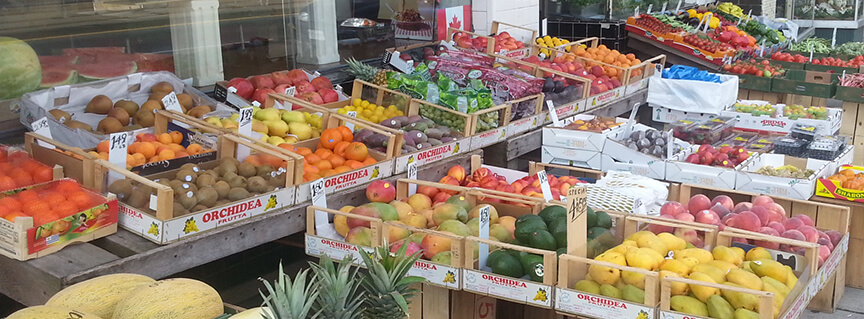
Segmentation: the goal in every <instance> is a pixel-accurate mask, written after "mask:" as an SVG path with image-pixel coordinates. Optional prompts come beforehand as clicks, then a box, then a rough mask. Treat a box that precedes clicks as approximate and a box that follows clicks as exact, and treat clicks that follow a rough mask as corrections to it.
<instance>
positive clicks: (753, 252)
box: [744, 247, 771, 261]
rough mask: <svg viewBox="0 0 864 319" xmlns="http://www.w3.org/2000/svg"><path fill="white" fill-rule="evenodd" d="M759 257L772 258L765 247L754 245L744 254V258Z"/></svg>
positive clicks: (751, 259) (749, 259)
mask: <svg viewBox="0 0 864 319" xmlns="http://www.w3.org/2000/svg"><path fill="white" fill-rule="evenodd" d="M759 259H771V253H769V252H768V250H766V249H765V248H762V247H754V248H753V249H750V250H749V251H747V254H745V255H744V260H748V261H753V260H759Z"/></svg>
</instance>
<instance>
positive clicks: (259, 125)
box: [252, 120, 270, 134]
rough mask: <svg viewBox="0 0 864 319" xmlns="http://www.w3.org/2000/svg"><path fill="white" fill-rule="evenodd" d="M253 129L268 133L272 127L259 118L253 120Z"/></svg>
mask: <svg viewBox="0 0 864 319" xmlns="http://www.w3.org/2000/svg"><path fill="white" fill-rule="evenodd" d="M252 131H254V132H258V133H263V134H267V133H268V132H269V131H270V129H269V128H267V125H266V124H264V122H261V121H259V120H252Z"/></svg>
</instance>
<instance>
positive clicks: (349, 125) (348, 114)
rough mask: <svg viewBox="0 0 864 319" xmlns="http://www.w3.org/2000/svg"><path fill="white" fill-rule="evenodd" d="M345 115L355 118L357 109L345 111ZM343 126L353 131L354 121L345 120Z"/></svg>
mask: <svg viewBox="0 0 864 319" xmlns="http://www.w3.org/2000/svg"><path fill="white" fill-rule="evenodd" d="M345 115H346V116H348V117H353V118H357V111H348V112H346V113H345ZM345 127H347V128H348V129H350V130H351V131H354V123H351V122H345Z"/></svg>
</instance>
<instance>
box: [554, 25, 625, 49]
mask: <svg viewBox="0 0 864 319" xmlns="http://www.w3.org/2000/svg"><path fill="white" fill-rule="evenodd" d="M626 24H627V22H624V21H610V20H584V21H571V20H565V19H550V20H549V21H548V22H547V28H548V31H547V32H546V34H548V35H550V36H557V37H559V38H562V39H567V40H570V41H576V40H581V39H585V38H590V37H598V38H600V44H604V45H606V47H607V48H609V49H610V50H612V49H615V50H618V51H626V48H627V31H626V30H624V26H625V25H626Z"/></svg>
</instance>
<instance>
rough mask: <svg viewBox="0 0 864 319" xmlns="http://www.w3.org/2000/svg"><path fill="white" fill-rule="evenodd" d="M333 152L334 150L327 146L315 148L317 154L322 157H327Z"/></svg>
mask: <svg viewBox="0 0 864 319" xmlns="http://www.w3.org/2000/svg"><path fill="white" fill-rule="evenodd" d="M332 154H333V152H332V151H330V150H328V149H326V148H319V149H317V150H315V155H318V156H320V157H321V158H327V157H328V156H330V155H332Z"/></svg>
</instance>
